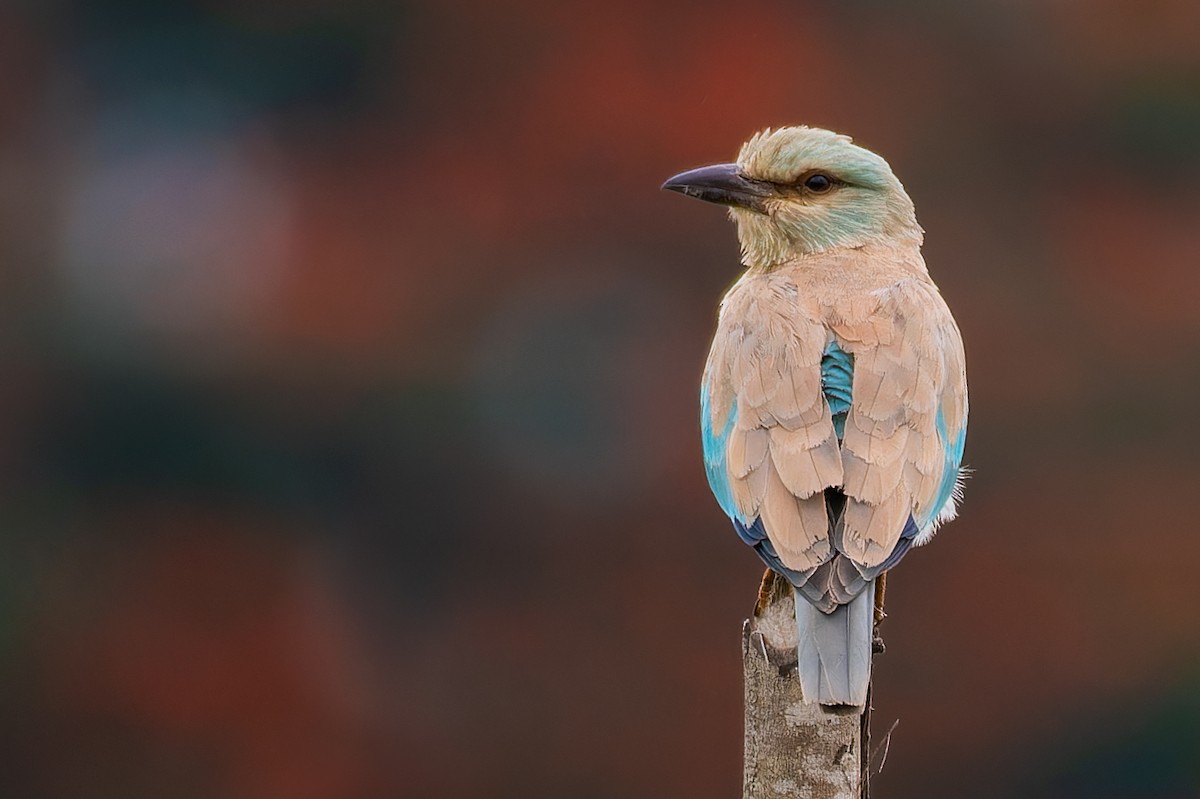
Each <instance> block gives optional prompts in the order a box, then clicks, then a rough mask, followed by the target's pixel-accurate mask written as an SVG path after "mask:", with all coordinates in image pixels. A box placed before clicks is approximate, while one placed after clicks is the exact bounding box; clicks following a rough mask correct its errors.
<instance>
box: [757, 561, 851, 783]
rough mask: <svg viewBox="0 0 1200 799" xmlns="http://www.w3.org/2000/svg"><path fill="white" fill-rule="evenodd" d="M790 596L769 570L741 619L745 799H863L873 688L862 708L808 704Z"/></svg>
mask: <svg viewBox="0 0 1200 799" xmlns="http://www.w3.org/2000/svg"><path fill="white" fill-rule="evenodd" d="M793 602H794V599H793V596H792V590H791V587H790V586H789V585H788V584H787V582H786V581H785V580H778V579H774V576H773V574H770V573H769V575H768V577H766V578H764V581H763V587H762V590H761V592H760V596H759V602H758V607H757V608H756V610H755V613H754V618H752V619H748V620H747V621H746V622H745V624H744V625H743V627H742V670H743V673H744V679H745V703H746V711H745V718H746V722H745V723H746V728H745V730H746V737H745V769H744V771H743V777H742V795H743V799H862V798H863V797H865V796H866V794H867V791H866V784H867V782H866V773H865V770H864V768H863V764H864V763H865V762H866V758H865V755H864V753H863V750H864V748H865V747H866V745H867V743H868V738H867V735H866V729H867V720H868V719H869V716H870V713H869V708H870V695H869V693H868V700H867V706H866V708H864V709H862V712H859V710H860V709H857V708H848V709H846V710H836V711H835V710H831V709H829V708H824V707H822V706H821V705H817V704H811V705H809V704H805V702H804V697H803V695H802V693H801V691H800V679H799V677H798V676H797V674H796V636H797V633H796V620H795V606H794V605H793Z"/></svg>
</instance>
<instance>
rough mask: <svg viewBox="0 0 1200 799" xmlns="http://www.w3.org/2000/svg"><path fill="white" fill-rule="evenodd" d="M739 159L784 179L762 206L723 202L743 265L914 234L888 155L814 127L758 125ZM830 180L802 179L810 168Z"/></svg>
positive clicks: (762, 174) (749, 168)
mask: <svg viewBox="0 0 1200 799" xmlns="http://www.w3.org/2000/svg"><path fill="white" fill-rule="evenodd" d="M737 163H738V166H739V167H741V170H742V172H743V173H744V174H745V175H746V176H748V177H751V178H755V179H758V180H765V181H770V182H771V183H775V184H778V185H780V186H782V187H785V190H784V191H782V192H781V194H780V196H778V197H774V198H771V199H769V200H767V201H766V203H765V207H766V213H765V214H764V213H759V212H756V211H752V210H748V209H744V208H732V209H730V212H731V215H732V217H733V219H734V220H735V221H736V222H737V225H738V239H739V241H740V242H741V245H742V254H743V260H744V261H745V263H746V265H747V266H758V267H768V266H773V265H775V264H778V263H781V262H784V261H787V260H791V259H793V258H796V257H799V256H803V255H809V254H812V253H816V252H822V251H825V250H830V249H835V248H839V247H861V246H863V245H865V244H870V243H873V242H889V241H895V243H897V244H898V243H900V242H901V241H915V243H916V244H917V245H918V246H919V245H920V242H921V236H922V232H921V227H920V226H919V225H918V224H917V219H916V215H915V213H914V210H913V203H912V200H910V199H909V197H908V195H907V194H906V193H905V191H904V187H903V186H902V185H901V184H900V181H899V180H898V179H897V178H896V176H895V175H894V174H893V173H892V169H891V167H890V166H888V163H887V161H885V160H883V159H882V158H880V157H879V156H878V155H876V154H875V153H873V152H871V151H870V150H867V149H865V148H862V147H859V146H858V145H856V144H854V143H853V141H851V139H850V137H849V136H843V135H840V134H837V133H833V132H832V131H828V130H822V129H820V128H808V127H802V126H801V127H787V128H780V129H778V130H774V131H772V130H770V129H767V130H764V131H762V132H761V133H759V134H757V135H755V136H754V137H753V138H752V139H750V141H748V142H746V143H745V144H744V145H742V150H741V152H740V153H739V154H738V159H737ZM816 173H820V174H823V175H826V176H828V177H829V178H831V179H833V180H834V186H833V188H832V189H830V190H829V191H827V192H825V193H820V194H818V193H813V192H810V191H807V190H805V189H804V187H803V181H804V180H806V179H807V178H808V177H809V176H810V175H813V174H816Z"/></svg>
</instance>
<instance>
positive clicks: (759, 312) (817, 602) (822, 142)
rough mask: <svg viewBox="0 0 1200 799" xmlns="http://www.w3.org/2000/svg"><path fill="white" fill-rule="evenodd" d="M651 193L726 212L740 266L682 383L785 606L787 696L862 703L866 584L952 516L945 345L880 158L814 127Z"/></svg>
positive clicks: (712, 477) (867, 657) (957, 441)
mask: <svg viewBox="0 0 1200 799" xmlns="http://www.w3.org/2000/svg"><path fill="white" fill-rule="evenodd" d="M663 188H665V189H669V190H672V191H677V192H680V193H682V194H686V195H688V196H689V197H696V198H698V199H701V200H706V201H708V202H712V203H718V204H721V205H726V206H728V207H729V213H730V216H731V217H732V218H733V221H734V222H735V223H736V224H737V232H738V240H739V242H740V244H741V252H742V265H743V266H744V268H745V271H744V272H742V274H741V276H740V277H739V278H738V279H737V281H736V282H735V283H734V285H733V288H731V289H730V290H729V292H728V293H727V294H726V295H725V298H724V300H722V302H721V309H720V313H719V316H718V322H717V331H716V335H715V336H714V338H713V342H712V349H711V351H710V352H709V356H708V362H707V364H706V366H705V368H704V377H703V383H702V385H701V389H700V414H701V435H702V439H703V447H704V463H705V469H706V471H707V474H708V482H709V485H710V486H711V488H712V492H713V494H714V495H716V499H717V502H718V503H719V504H720V506H721V509H722V510H723V511H725V513H726V514H728V515H729V517H730V519H732V520H733V526H734V529H735V530H736V531H737V534H738V535H739V536H740V537H741V539H742V540H743V541H744V542H745V543H746V544H748V545H750V546H752V547H754V550H755V551H756V552H757V553H758V555H759V557H761V558H762V559H763V561H765V562H766V564H767V566H768V567H769V568H770V569H772V570H774V571H775V572H777V573H778V574H780V575H782V576H783V577H785V578H786V579H787V580H788V581H789V582H790V583H791V585H792V586H793V590H794V593H795V595H796V602H795V605H796V626H797V631H798V633H799V645H798V651H797V657H798V673H799V676H800V681H801V688H802V690H803V693H804V697H805V701H807V702H810V703H812V702H819V703H821V704H822V705H863V704H864V703H865V702H866V698H867V688H868V685H869V683H870V679H871V648H872V637H873V617H874V603H875V593H876V583H877V581H879V580H880V578H881V576H882V575H883V574H884V572H886V571H887V570H888V569H891V568H892V567H893V566H895V565H896V564H897V563H899V562H900V559H901V558H903V557H904V555H905V553H907V552H908V550H909V548H910V547H912V546H914V545H920V544H924V543H926V542H927V541H929V540H930V538H932V537H933V534H934V531H935V530H937V528H938V526H939V525H940V524H942V523H943V522H946V521H948V520H950V519H952V518H954V516H955V512H956V506H957V503H958V501H959V499H960V496H961V487H960V469H961V461H962V454H963V442H964V440H965V437H966V430H967V378H966V366H965V357H964V354H963V343H962V337H961V335H960V334H959V330H958V325H957V324H955V321H954V317H953V316H952V315H951V314H950V309H949V308H948V307H947V306H946V303H945V301H944V300H943V299H942V296H941V294H940V293H939V291H938V288H937V286H936V285H934V283H933V280H932V279H931V278H930V277H929V272H928V271H927V270H926V268H925V261H924V259H923V258H922V257H921V242H922V239H923V237H924V234H923V231H922V230H921V227H920V225H918V224H917V219H916V215H915V212H914V209H913V203H912V200H910V199H909V197H908V194H907V193H905V191H904V187H903V186H902V185H901V184H900V181H899V180H898V179H897V178H896V176H895V175H894V174H893V173H892V170H891V167H889V166H888V164H887V162H886V161H885V160H883V158H881V157H879V156H878V155H876V154H875V153H873V152H871V151H870V150H867V149H864V148H863V147H859V146H857V145H855V144H854V143H853V142H852V141H851V140H850V138H849V137H847V136H842V135H838V134H836V133H832V132H830V131H827V130H820V129H817V128H808V127H786V128H780V129H778V130H766V131H763V132H762V133H759V134H758V135H756V136H754V137H753V138H752V139H750V141H748V142H746V144H744V145H743V146H742V149H741V152H740V153H739V154H738V159H737V162H736V163H732V164H719V165H715V166H706V167H701V168H700V169H693V170H691V171H689V172H684V173H682V174H679V175H676V176H675V177H673V178H671V179H670V180H668V181H667V182H666V183H665V184H663Z"/></svg>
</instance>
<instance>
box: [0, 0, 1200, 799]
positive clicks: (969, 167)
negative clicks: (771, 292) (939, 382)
mask: <svg viewBox="0 0 1200 799" xmlns="http://www.w3.org/2000/svg"><path fill="white" fill-rule="evenodd" d="M910 5H911V8H909V9H908V10H907V11H903V12H901V11H899V10H897V9H895V8H893V4H890V3H884V2H879V1H878V0H855V1H854V2H846V3H841V4H836V5H835V4H825V3H818V2H769V1H768V0H757V1H753V2H744V3H734V2H729V1H728V0H726V1H725V2H708V1H707V0H700V1H697V0H692V1H691V2H686V3H685V2H663V3H644V2H635V1H634V0H608V2H604V3H598V2H597V3H593V2H583V1H582V0H572V1H571V2H561V0H553V1H551V0H528V1H527V2H522V3H505V4H496V3H488V2H482V0H480V1H476V2H472V1H471V0H458V2H442V3H437V2H382V1H380V2H370V1H369V0H338V1H337V2H334V1H333V0H302V1H297V2H291V3H279V2H268V0H257V1H256V2H255V1H251V0H239V1H238V2H233V1H232V0H211V1H210V2H180V1H179V0H174V1H173V2H167V1H165V0H158V1H156V2H151V1H150V0H144V1H142V2H138V1H137V0H123V1H122V0H105V1H103V2H101V1H100V0H89V2H83V0H25V2H21V1H20V0H9V2H7V3H5V4H4V6H3V8H2V9H0V283H2V289H3V290H2V291H0V308H2V311H3V318H4V320H5V323H4V325H3V328H2V329H3V331H4V333H3V338H2V340H0V370H2V371H0V373H2V374H3V375H4V376H5V380H4V384H5V390H4V391H3V392H2V398H0V522H2V523H0V773H2V774H3V775H4V776H3V778H0V779H2V782H3V793H4V794H5V795H9V796H22V797H47V798H48V799H58V798H59V797H62V798H64V799H65V798H67V797H97V798H102V797H120V799H137V798H138V797H148V798H149V797H155V799H157V798H158V797H172V798H173V799H174V798H182V799H187V798H188V797H230V798H232V799H243V798H244V799H260V798H262V799H274V798H275V797H279V799H326V798H328V799H359V798H360V797H361V798H362V799H367V798H368V797H416V798H421V799H424V798H425V797H428V798H429V799H458V798H459V797H462V798H463V799H466V798H468V797H470V798H473V797H496V798H497V799H505V798H506V797H512V798H513V799H517V798H518V797H519V798H520V799H542V798H545V799H558V798H559V797H571V799H600V798H601V797H613V798H616V797H620V799H633V798H636V797H660V796H687V797H692V799H729V797H735V796H737V795H738V791H739V789H740V788H739V786H740V757H741V751H740V748H741V737H740V736H741V731H740V718H741V717H740V714H741V693H740V691H741V688H740V683H739V680H740V666H739V650H738V641H739V634H740V633H739V631H740V624H741V620H742V618H743V617H744V615H745V614H746V613H747V612H748V610H749V609H750V606H751V603H752V601H753V597H754V592H755V588H756V586H757V580H758V576H759V565H758V562H757V559H756V558H755V557H754V556H753V555H752V554H751V553H750V552H749V551H747V550H746V549H745V548H744V547H743V546H742V545H741V544H740V543H739V542H738V540H737V538H736V537H735V536H734V535H733V532H732V530H731V529H729V526H728V522H727V520H726V519H724V518H723V517H722V515H721V513H720V512H719V511H718V509H717V508H716V505H715V503H714V502H713V501H712V500H711V498H710V497H709V496H708V491H707V488H706V486H705V484H704V478H703V473H702V469H701V466H700V453H699V444H698V433H697V415H698V410H697V407H696V390H697V385H698V379H699V371H700V367H701V365H702V363H703V359H704V355H705V351H706V347H707V341H708V337H709V334H710V332H711V329H712V326H713V320H714V313H715V310H714V309H715V306H716V303H717V300H718V297H719V296H720V294H721V293H722V291H723V290H724V288H725V287H726V286H727V285H728V284H729V283H730V282H731V281H732V280H733V279H734V277H735V273H736V263H737V249H736V244H735V240H734V234H733V229H732V227H731V226H730V225H729V224H728V223H727V222H726V221H725V220H724V219H723V215H722V213H721V212H720V210H718V209H715V208H710V207H705V206H701V205H700V204H696V203H690V202H686V201H684V200H682V199H680V198H679V197H677V196H673V195H665V194H662V193H660V192H659V191H658V185H659V183H660V182H661V181H662V180H663V179H664V178H666V177H667V176H669V175H671V174H672V173H674V172H676V171H679V170H682V169H684V168H688V167H692V166H696V165H699V164H703V163H709V162H713V161H720V160H728V159H730V158H731V157H732V156H733V155H734V154H735V153H736V151H737V147H738V145H739V144H740V142H741V141H742V140H743V139H745V138H746V137H748V136H749V135H750V134H751V133H753V132H754V131H755V130H757V129H759V128H761V127H764V126H767V125H780V124H789V123H801V122H803V123H810V124H815V125H821V126H826V127H832V128H834V129H837V130H840V131H844V132H848V133H851V134H853V135H854V136H855V137H856V138H857V140H858V141H860V142H862V143H863V144H865V145H867V146H869V147H871V148H873V149H876V150H878V151H879V152H881V153H883V154H885V155H886V157H888V158H889V160H890V161H891V162H892V164H893V166H894V167H895V168H896V171H897V172H898V174H899V175H900V176H901V178H902V179H903V180H904V181H905V183H906V185H907V187H908V188H909V190H910V193H911V194H912V196H913V198H914V199H915V201H916V203H917V208H918V212H919V216H920V219H921V221H922V223H923V224H924V226H925V228H926V229H927V231H928V243H927V246H926V255H927V259H928V261H929V263H930V265H931V270H932V272H933V274H934V276H935V277H936V279H937V280H938V282H939V283H940V285H941V286H942V289H943V292H944V294H945V295H946V296H947V298H948V300H949V302H950V304H951V306H952V307H953V308H954V309H955V312H956V314H957V316H958V319H959V321H960V323H961V326H962V328H963V332H964V335H965V337H966V341H967V349H968V360H969V364H970V376H971V385H972V410H973V413H972V423H971V434H970V438H969V441H968V444H967V461H968V463H969V464H970V465H972V466H973V467H974V469H975V475H974V477H973V478H972V479H971V480H970V483H969V485H968V487H967V502H966V504H965V506H964V511H963V514H962V517H961V519H960V520H959V521H958V522H956V523H955V524H953V525H951V526H950V527H949V528H947V529H946V530H945V531H944V532H943V533H942V534H941V535H940V536H939V538H938V540H937V542H936V546H932V547H929V548H927V549H924V550H921V551H919V552H917V553H915V554H914V555H913V556H911V557H909V558H908V559H907V560H906V561H905V563H904V567H903V568H902V569H900V570H899V571H898V572H897V574H896V576H895V579H894V580H893V581H892V582H891V583H890V584H889V591H888V598H889V611H890V613H891V618H890V619H889V621H888V624H887V628H886V636H887V640H888V642H889V649H888V652H887V654H886V655H885V656H884V657H882V658H880V659H879V660H878V661H877V683H876V685H877V713H876V717H875V718H876V728H877V732H882V731H883V730H886V729H887V728H888V727H889V726H890V725H891V723H892V721H893V720H895V719H899V720H900V724H899V726H898V727H897V728H896V731H895V733H894V735H893V738H892V741H891V746H890V752H889V755H888V759H887V766H886V769H885V770H884V772H883V775H882V776H881V777H880V778H878V779H877V781H876V791H877V795H878V796H879V797H881V799H886V797H899V796H934V797H941V796H946V797H958V796H974V797H984V798H985V799H986V798H987V797H1000V796H1026V797H1089V799H1094V798H1095V797H1118V796H1119V797H1125V796H1137V797H1152V798H1159V797H1161V798H1163V799H1166V798H1168V797H1169V798H1170V799H1178V798H1179V797H1196V796H1200V765H1198V764H1200V757H1198V753H1200V632H1197V631H1198V630H1200V600H1198V599H1197V596H1196V590H1195V586H1196V583H1197V576H1196V573H1195V570H1196V568H1197V561H1198V560H1200V535H1197V529H1196V527H1197V525H1196V521H1195V519H1196V517H1195V514H1194V513H1193V511H1192V507H1193V503H1194V501H1195V499H1196V496H1197V494H1198V493H1200V466H1198V465H1197V458H1196V453H1197V448H1198V446H1200V426H1198V424H1197V418H1198V417H1197V410H1196V408H1197V404H1198V403H1200V308H1198V305H1197V296H1200V182H1198V181H1200V47H1198V46H1197V41H1200V5H1197V4H1196V3H1195V2H1192V1H1191V0H1177V1H1176V2H1170V1H1169V0H1162V1H1160V2H1136V3H1135V2H1131V1H1130V0H1125V1H1124V2H1121V1H1118V0H1111V1H1108V2H1091V3H1086V4H1085V3H1078V2H1076V3H1072V2H1047V3H1033V2H1001V1H1000V0H989V1H987V2H983V1H982V0H981V1H980V2H973V3H963V2H957V1H956V0H928V1H927V2H923V3H917V4H910Z"/></svg>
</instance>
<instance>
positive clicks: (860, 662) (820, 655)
mask: <svg viewBox="0 0 1200 799" xmlns="http://www.w3.org/2000/svg"><path fill="white" fill-rule="evenodd" d="M874 616H875V581H874V580H872V581H871V582H869V583H868V584H867V586H866V589H865V590H863V591H862V593H860V594H859V595H858V596H856V597H855V598H854V599H852V600H851V601H850V602H849V603H848V604H845V605H838V606H837V607H836V608H835V609H834V610H833V611H832V612H830V613H822V612H821V611H820V610H818V609H817V608H815V607H813V605H811V604H810V603H808V602H806V601H805V600H804V599H803V598H802V597H801V596H799V593H798V592H797V596H796V632H797V633H798V634H799V643H798V645H797V647H796V656H797V662H798V670H799V674H800V687H801V689H802V690H803V692H804V701H805V702H808V703H810V704H811V703H813V702H820V703H821V704H822V705H863V704H866V701H867V686H868V685H869V684H870V682H871V633H872V627H873V624H874Z"/></svg>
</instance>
